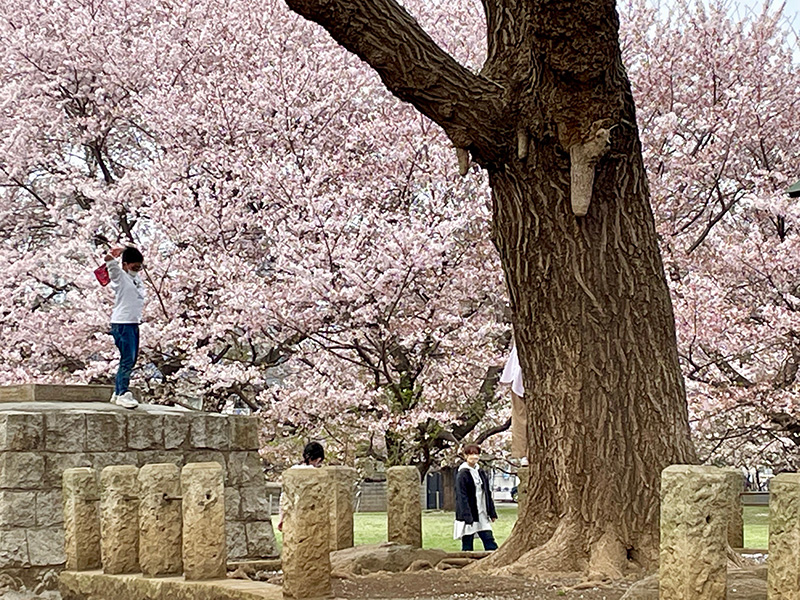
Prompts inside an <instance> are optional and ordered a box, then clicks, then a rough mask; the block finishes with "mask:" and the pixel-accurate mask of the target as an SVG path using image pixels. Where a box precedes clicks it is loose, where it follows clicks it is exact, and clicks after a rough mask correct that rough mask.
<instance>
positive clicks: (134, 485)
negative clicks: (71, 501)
mask: <svg viewBox="0 0 800 600" xmlns="http://www.w3.org/2000/svg"><path fill="white" fill-rule="evenodd" d="M137 472H138V469H137V468H136V467H134V466H132V465H119V466H110V467H106V468H105V469H103V471H102V472H101V473H100V531H101V544H100V551H101V554H102V557H103V572H104V573H108V574H110V575H118V574H121V573H138V572H139V486H138V482H137Z"/></svg>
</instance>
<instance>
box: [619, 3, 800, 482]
mask: <svg viewBox="0 0 800 600" xmlns="http://www.w3.org/2000/svg"><path fill="white" fill-rule="evenodd" d="M623 14H624V15H625V17H626V22H625V23H624V28H625V30H626V31H627V34H626V36H625V55H626V61H627V64H628V65H629V70H630V73H631V79H632V81H633V82H634V95H635V96H636V99H637V102H638V105H639V108H640V110H639V122H640V123H641V126H642V131H643V138H644V140H645V141H646V142H645V146H644V156H645V164H646V166H647V168H648V172H649V174H650V182H651V190H652V202H653V206H654V210H655V214H656V218H657V224H658V231H659V235H660V237H661V240H662V242H661V247H662V252H663V253H664V255H665V261H666V266H667V271H668V273H669V276H670V280H671V286H672V294H673V299H674V301H675V305H676V316H677V325H678V339H679V351H680V355H681V361H682V363H683V371H684V374H685V377H686V379H687V382H688V385H687V389H688V396H689V407H690V410H691V414H692V421H693V423H694V426H695V430H696V436H695V440H696V443H697V444H698V449H699V451H700V456H701V459H703V460H716V461H724V462H727V463H728V464H732V465H737V466H738V465H754V466H755V465H758V464H771V465H773V466H774V467H776V468H787V467H788V468H792V469H796V468H797V465H798V459H800V453H799V452H798V445H800V436H798V433H799V432H800V402H798V400H797V397H798V382H797V370H798V365H799V364H800V363H798V360H799V359H800V354H798V337H797V336H798V320H797V315H796V313H797V309H798V304H797V289H796V287H797V283H796V276H795V274H796V272H797V257H798V252H797V250H798V249H797V243H798V238H797V236H796V231H795V230H796V227H797V225H796V223H797V217H798V212H797V211H798V206H797V203H796V201H791V200H789V198H788V197H786V188H787V187H788V185H789V184H791V183H792V182H793V181H794V180H795V179H796V178H797V177H798V174H799V173H800V130H799V129H798V127H797V115H798V108H799V107H800V93H799V92H800V67H799V66H798V64H797V62H796V61H794V60H793V56H792V54H793V51H794V50H795V46H794V44H793V43H792V42H791V40H790V39H788V37H787V36H788V34H789V29H788V28H787V27H786V25H785V22H784V17H783V16H782V13H781V11H780V10H778V9H776V8H771V7H769V6H767V7H765V8H763V9H762V10H761V11H760V12H758V13H755V14H749V15H732V14H731V10H730V7H729V6H728V5H727V4H725V3H716V4H713V3H712V4H711V5H710V6H708V7H705V6H703V5H702V4H694V3H683V2H678V3H674V5H673V6H672V9H671V11H670V12H664V11H661V12H659V11H656V10H655V9H653V8H648V7H647V6H646V5H645V4H644V3H641V2H634V3H632V4H629V5H626V6H625V7H624V8H623ZM686 39H691V40H692V43H690V44H686V43H681V41H680V40H686Z"/></svg>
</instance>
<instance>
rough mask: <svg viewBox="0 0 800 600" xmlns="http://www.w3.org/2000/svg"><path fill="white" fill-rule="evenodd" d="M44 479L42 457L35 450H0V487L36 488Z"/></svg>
mask: <svg viewBox="0 0 800 600" xmlns="http://www.w3.org/2000/svg"><path fill="white" fill-rule="evenodd" d="M43 479H44V458H43V457H42V455H41V454H37V453H35V452H0V488H18V489H37V488H40V487H42V480H43Z"/></svg>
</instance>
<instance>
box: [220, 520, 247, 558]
mask: <svg viewBox="0 0 800 600" xmlns="http://www.w3.org/2000/svg"><path fill="white" fill-rule="evenodd" d="M225 538H226V546H227V548H228V559H229V560H239V559H242V558H247V533H246V532H245V529H244V523H239V522H232V521H228V522H227V523H226V524H225Z"/></svg>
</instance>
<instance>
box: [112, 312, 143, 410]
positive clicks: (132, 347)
mask: <svg viewBox="0 0 800 600" xmlns="http://www.w3.org/2000/svg"><path fill="white" fill-rule="evenodd" d="M111 335H112V336H114V343H115V344H116V345H117V348H119V369H117V379H116V380H115V382H114V393H115V394H117V395H118V396H119V395H120V394H124V393H125V392H127V391H128V386H130V383H131V371H133V365H135V364H136V357H137V356H138V355H139V324H138V323H112V324H111Z"/></svg>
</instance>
